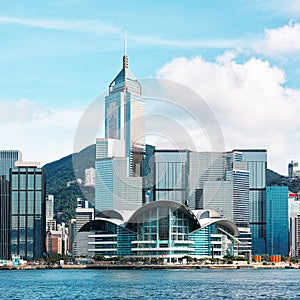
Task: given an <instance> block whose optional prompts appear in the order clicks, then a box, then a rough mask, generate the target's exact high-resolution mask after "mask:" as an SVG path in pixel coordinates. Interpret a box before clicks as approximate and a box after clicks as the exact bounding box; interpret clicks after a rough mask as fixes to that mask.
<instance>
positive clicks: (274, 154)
mask: <svg viewBox="0 0 300 300" xmlns="http://www.w3.org/2000/svg"><path fill="white" fill-rule="evenodd" d="M158 76H159V77H162V78H167V79H170V80H174V81H178V82H181V83H183V84H185V85H187V86H188V87H190V88H191V89H193V90H194V91H195V92H196V93H198V94H199V95H200V96H201V97H203V98H204V99H205V100H206V101H207V103H208V105H209V106H210V107H211V108H212V110H213V111H214V113H215V114H216V116H217V119H218V120H219V123H220V126H221V128H222V130H223V134H224V138H225V144H226V148H227V149H228V150H231V149H234V148H266V149H267V150H268V153H269V163H270V164H269V166H270V168H272V169H274V170H275V171H278V172H281V173H282V174H286V173H287V170H286V169H287V163H288V161H289V160H291V159H298V160H299V159H300V157H299V151H298V150H299V148H300V139H299V136H300V118H299V115H300V103H299V99H300V91H299V90H295V89H289V88H285V87H284V86H283V83H284V82H285V80H286V79H285V73H284V71H283V70H281V69H279V68H278V67H276V66H270V64H269V63H268V62H267V61H262V60H260V59H256V58H251V59H249V60H248V61H246V62H245V63H237V62H236V60H235V57H234V53H233V52H230V53H228V52H226V53H225V54H224V55H222V56H220V57H218V58H217V59H216V61H215V62H207V61H205V60H204V59H203V58H202V57H200V56H197V57H194V58H191V59H188V58H185V57H180V58H176V59H174V60H172V61H171V62H169V63H167V64H166V65H164V66H163V67H162V68H161V69H160V70H159V72H158ZM194 113H198V114H200V112H197V104H196V103H195V111H194Z"/></svg>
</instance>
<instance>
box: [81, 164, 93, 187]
mask: <svg viewBox="0 0 300 300" xmlns="http://www.w3.org/2000/svg"><path fill="white" fill-rule="evenodd" d="M84 174H85V180H84V185H85V186H95V169H94V168H89V169H85V171H84Z"/></svg>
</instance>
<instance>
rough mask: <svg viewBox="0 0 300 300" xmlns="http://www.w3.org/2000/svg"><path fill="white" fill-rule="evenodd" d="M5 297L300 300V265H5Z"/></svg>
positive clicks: (1, 292) (1, 293)
mask: <svg viewBox="0 0 300 300" xmlns="http://www.w3.org/2000/svg"><path fill="white" fill-rule="evenodd" d="M0 282H1V285H0V298H1V299H164V300H165V299H300V284H299V282H300V269H263V270H61V269H58V270H3V271H0Z"/></svg>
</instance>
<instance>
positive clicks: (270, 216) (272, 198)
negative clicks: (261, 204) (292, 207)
mask: <svg viewBox="0 0 300 300" xmlns="http://www.w3.org/2000/svg"><path fill="white" fill-rule="evenodd" d="M266 223H267V224H266V225H267V226H266V236H267V239H266V252H267V253H268V254H271V255H272V254H275V255H288V252H289V250H288V249H289V215H288V187H287V186H267V188H266Z"/></svg>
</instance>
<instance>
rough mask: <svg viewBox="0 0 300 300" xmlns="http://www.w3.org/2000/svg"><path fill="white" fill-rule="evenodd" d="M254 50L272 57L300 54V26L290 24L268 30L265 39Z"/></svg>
mask: <svg viewBox="0 0 300 300" xmlns="http://www.w3.org/2000/svg"><path fill="white" fill-rule="evenodd" d="M254 50H255V51H257V52H258V53H263V54H267V55H271V56H283V55H287V54H295V53H298V54H299V53H300V24H299V23H293V22H290V23H289V24H288V25H284V26H282V27H279V28H276V29H266V30H265V36H264V39H263V40H262V41H261V42H260V43H258V44H257V45H256V46H254Z"/></svg>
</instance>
